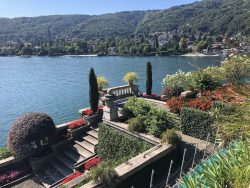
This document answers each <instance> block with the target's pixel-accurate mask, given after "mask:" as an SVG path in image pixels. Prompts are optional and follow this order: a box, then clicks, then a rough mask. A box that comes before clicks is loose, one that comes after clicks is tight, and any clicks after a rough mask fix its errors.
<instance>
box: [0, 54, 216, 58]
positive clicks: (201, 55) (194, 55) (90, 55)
mask: <svg viewBox="0 0 250 188" xmlns="http://www.w3.org/2000/svg"><path fill="white" fill-rule="evenodd" d="M114 56H120V57H146V56H147V57H153V56H154V57H157V55H118V54H117V55H98V54H86V55H63V54H60V55H59V54H58V55H44V56H40V55H6V56H1V55H0V57H22V58H29V57H114ZM164 56H166V57H167V56H180V57H219V56H220V55H218V54H216V55H205V54H201V53H188V54H183V55H180V54H178V55H177V54H176V55H160V56H158V57H164Z"/></svg>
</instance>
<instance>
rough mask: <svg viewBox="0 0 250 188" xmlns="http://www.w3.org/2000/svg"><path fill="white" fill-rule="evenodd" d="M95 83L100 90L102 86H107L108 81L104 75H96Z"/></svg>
mask: <svg viewBox="0 0 250 188" xmlns="http://www.w3.org/2000/svg"><path fill="white" fill-rule="evenodd" d="M97 85H98V90H99V91H102V90H103V88H106V87H108V86H109V81H108V80H107V79H106V78H105V77H104V76H98V77H97Z"/></svg>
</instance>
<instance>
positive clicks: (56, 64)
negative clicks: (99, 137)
mask: <svg viewBox="0 0 250 188" xmlns="http://www.w3.org/2000/svg"><path fill="white" fill-rule="evenodd" d="M148 61H150V62H151V63H152V67H153V68H152V69H153V92H154V93H157V94H160V92H161V88H162V86H161V82H162V79H163V78H164V77H165V75H166V74H172V73H175V72H176V71H178V70H183V71H191V70H194V69H195V68H194V66H192V65H191V64H193V65H198V66H200V67H207V66H211V65H215V66H216V65H220V57H180V56H173V57H118V56H117V57H113V56H110V57H69V56H62V57H30V58H22V57H0V93H1V97H0V105H1V106H0V146H5V144H6V138H7V133H8V129H9V127H10V125H11V123H12V122H13V121H15V119H16V118H17V117H18V116H20V115H22V114H24V113H27V112H45V113H47V114H49V115H50V116H51V117H52V118H53V120H54V122H55V123H56V124H59V123H64V122H66V121H70V120H74V119H76V118H78V117H79V114H78V110H79V109H81V108H84V107H87V106H88V72H89V69H90V68H91V67H94V69H95V72H96V75H99V76H101V75H102V76H105V77H106V78H107V79H108V80H109V82H110V86H119V85H123V84H125V83H124V82H123V80H122V78H123V75H124V74H125V73H126V72H128V71H135V72H138V75H139V80H138V82H137V84H139V85H140V89H141V90H142V91H145V79H146V78H145V73H146V70H145V69H146V62H148Z"/></svg>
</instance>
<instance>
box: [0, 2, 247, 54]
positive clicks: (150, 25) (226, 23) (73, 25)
mask: <svg viewBox="0 0 250 188" xmlns="http://www.w3.org/2000/svg"><path fill="white" fill-rule="evenodd" d="M246 7H249V3H248V1H235V0H220V1H218V0H211V1H201V2H195V3H192V4H189V5H182V6H177V7H173V8H170V9H165V10H154V11H126V12H119V13H114V14H102V15H98V16H97V15H93V16H88V15H54V16H40V17H33V18H32V17H31V18H27V17H22V18H13V19H8V18H0V25H1V26H2V27H1V28H0V33H1V34H2V37H1V39H0V43H1V44H2V43H4V42H7V41H24V42H35V43H38V44H39V43H43V42H47V43H50V42H51V41H54V40H55V39H58V38H59V39H64V38H67V39H69V40H70V39H73V38H78V39H80V38H86V39H93V38H105V39H109V38H110V37H126V36H130V35H133V34H134V33H138V34H141V33H143V34H145V33H146V34H148V33H152V32H159V31H176V30H178V31H185V32H189V33H198V32H199V31H201V32H206V33H211V34H215V35H220V34H221V33H228V34H230V35H231V34H237V33H239V32H241V33H243V34H246V35H247V34H248V33H249V30H248V28H249V15H248V11H247V10H245V9H246ZM239 10H240V11H239ZM204 41H205V40H204ZM173 43H176V42H173ZM177 44H178V43H177ZM182 44H184V43H183V42H182V43H181V45H180V47H183V45H182ZM175 45H176V44H173V45H172V46H175ZM100 46H101V45H100ZM125 46H126V45H125ZM184 46H185V45H184ZM128 47H129V46H128ZM78 48H79V49H80V50H81V51H83V52H84V51H85V49H84V45H78ZM121 48H122V51H125V50H124V49H126V48H125V47H124V45H121ZM144 48H145V50H144V52H148V48H149V47H147V46H146V45H144V44H143V48H142V49H144ZM173 48H174V47H173ZM75 49H76V48H75ZM100 49H101V48H99V50H100ZM128 49H130V47H129V48H128Z"/></svg>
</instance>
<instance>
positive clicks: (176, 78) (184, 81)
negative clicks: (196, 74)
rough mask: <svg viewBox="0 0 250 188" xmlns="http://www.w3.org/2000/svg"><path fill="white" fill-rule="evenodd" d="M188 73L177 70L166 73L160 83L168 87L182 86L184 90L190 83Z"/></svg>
mask: <svg viewBox="0 0 250 188" xmlns="http://www.w3.org/2000/svg"><path fill="white" fill-rule="evenodd" d="M189 75H190V73H185V72H183V71H181V70H179V71H178V72H176V73H175V74H172V75H167V76H166V77H165V78H164V79H163V82H162V84H163V86H165V87H167V88H169V89H175V88H182V89H184V90H186V89H187V88H188V86H189V85H190V80H189Z"/></svg>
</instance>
